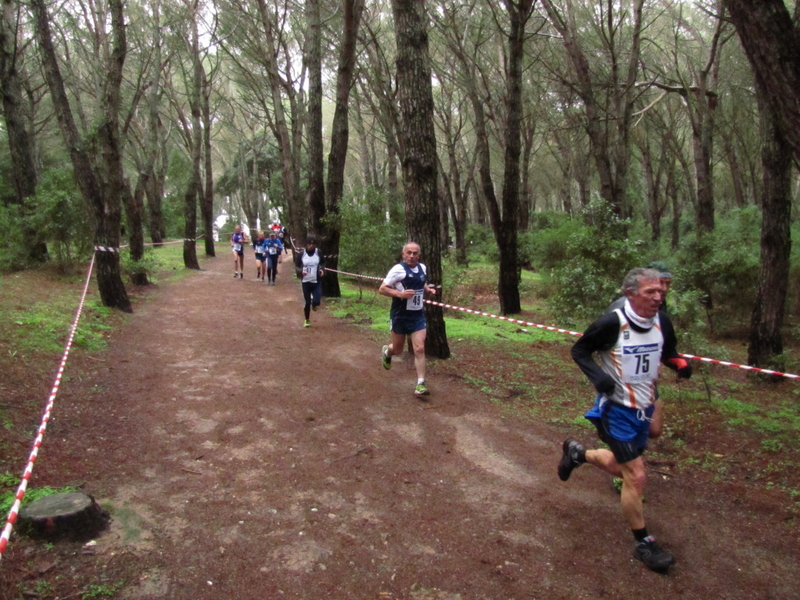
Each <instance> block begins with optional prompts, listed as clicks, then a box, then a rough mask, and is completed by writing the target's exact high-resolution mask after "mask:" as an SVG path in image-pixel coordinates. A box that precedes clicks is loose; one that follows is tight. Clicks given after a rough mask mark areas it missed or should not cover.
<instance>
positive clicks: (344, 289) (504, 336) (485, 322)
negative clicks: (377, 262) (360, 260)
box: [326, 280, 564, 345]
mask: <svg viewBox="0 0 800 600" xmlns="http://www.w3.org/2000/svg"><path fill="white" fill-rule="evenodd" d="M340 287H341V293H342V295H341V297H340V298H329V299H326V303H327V304H328V306H329V308H330V310H331V312H332V313H333V314H334V316H336V317H339V318H343V319H347V320H351V321H354V322H356V323H359V324H364V325H369V326H370V327H371V328H372V329H375V330H379V331H384V332H385V331H388V327H389V308H390V306H391V299H390V298H387V297H385V296H381V295H380V294H378V292H377V284H376V285H375V286H369V287H367V286H361V287H359V286H358V284H355V283H350V282H348V281H345V280H341V281H340ZM445 303H447V304H452V305H453V306H459V305H458V304H454V303H453V301H451V300H450V299H448V298H445ZM462 308H471V309H472V310H482V311H484V312H489V313H491V314H495V315H497V314H498V313H499V308H498V307H497V306H488V307H483V306H480V307H478V306H476V305H475V304H474V303H473V304H472V305H471V306H470V305H467V306H463V305H462ZM525 308H527V307H525ZM444 310H445V327H446V329H447V337H448V339H449V340H452V341H459V340H465V339H468V340H472V341H477V342H482V343H484V344H489V345H493V344H496V343H497V342H498V341H500V340H513V341H520V342H532V341H557V340H561V339H563V338H564V334H561V333H557V332H551V331H548V330H546V329H541V328H538V327H532V326H528V325H522V324H518V323H510V322H508V321H504V320H500V319H494V318H491V317H485V316H481V315H473V314H469V313H465V312H462V311H456V310H453V309H444ZM511 318H515V319H519V320H522V321H530V319H529V318H527V317H525V316H523V315H515V316H512V317H511Z"/></svg>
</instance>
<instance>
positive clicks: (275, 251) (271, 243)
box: [264, 229, 283, 285]
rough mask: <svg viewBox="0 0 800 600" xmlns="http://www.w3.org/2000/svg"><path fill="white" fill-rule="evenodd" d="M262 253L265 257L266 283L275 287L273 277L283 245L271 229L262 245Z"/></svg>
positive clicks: (279, 260)
mask: <svg viewBox="0 0 800 600" xmlns="http://www.w3.org/2000/svg"><path fill="white" fill-rule="evenodd" d="M264 252H265V253H266V254H265V256H266V257H267V283H268V284H269V285H275V276H276V275H277V274H278V264H279V263H280V262H281V254H283V244H282V243H281V241H280V240H279V239H278V234H277V232H276V231H275V230H274V229H273V230H272V231H270V232H269V237H268V238H267V239H266V241H265V243H264Z"/></svg>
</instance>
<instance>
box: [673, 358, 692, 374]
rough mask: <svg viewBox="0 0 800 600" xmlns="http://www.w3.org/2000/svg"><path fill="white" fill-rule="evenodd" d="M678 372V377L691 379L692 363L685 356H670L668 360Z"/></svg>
mask: <svg viewBox="0 0 800 600" xmlns="http://www.w3.org/2000/svg"><path fill="white" fill-rule="evenodd" d="M667 362H668V363H669V364H670V365H671V366H672V367H673V368H674V369H675V371H677V373H678V379H689V378H690V377H691V376H692V365H690V364H689V363H688V362H687V361H686V360H685V359H683V358H670V359H669V360H668V361H667Z"/></svg>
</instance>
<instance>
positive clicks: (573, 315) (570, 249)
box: [546, 200, 645, 325]
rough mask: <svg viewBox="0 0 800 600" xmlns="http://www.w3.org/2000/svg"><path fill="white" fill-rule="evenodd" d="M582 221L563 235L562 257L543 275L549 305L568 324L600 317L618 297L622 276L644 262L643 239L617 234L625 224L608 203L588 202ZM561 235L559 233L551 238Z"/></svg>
mask: <svg viewBox="0 0 800 600" xmlns="http://www.w3.org/2000/svg"><path fill="white" fill-rule="evenodd" d="M583 217H584V221H585V223H586V224H585V225H583V226H579V227H576V226H574V225H569V227H570V229H571V230H572V233H570V234H569V235H568V236H566V245H565V248H563V250H562V251H563V259H562V260H560V261H559V262H557V263H555V264H554V266H553V268H552V269H551V270H550V271H549V272H547V273H546V284H547V285H548V287H550V298H549V302H550V304H551V306H552V308H553V310H554V311H555V312H556V314H557V315H558V316H559V317H560V319H561V321H562V322H563V323H565V324H568V325H575V324H576V323H577V322H578V321H579V320H591V319H594V318H595V317H597V315H599V314H601V313H602V312H603V311H604V310H605V309H606V307H607V306H608V304H609V303H610V302H611V301H612V300H613V299H614V298H615V297H616V296H617V295H618V289H619V285H620V283H621V282H622V278H623V277H624V276H625V274H626V273H627V272H628V271H629V270H630V269H632V268H633V267H636V266H639V265H641V264H643V259H644V250H645V243H644V241H643V240H635V239H634V240H632V239H627V238H624V237H622V236H621V235H620V233H621V232H624V231H626V230H627V228H628V226H629V223H628V222H626V221H623V220H621V219H620V218H619V217H617V216H616V215H615V214H614V212H613V211H612V210H611V208H610V207H609V206H608V204H607V203H605V202H603V201H599V200H598V201H594V202H592V203H590V204H589V205H588V206H587V207H586V209H585V211H584V214H583ZM562 229H563V228H560V230H562ZM565 235H566V234H565V233H563V232H562V233H560V234H558V235H554V239H559V238H562V237H564V236H565ZM554 246H555V244H554Z"/></svg>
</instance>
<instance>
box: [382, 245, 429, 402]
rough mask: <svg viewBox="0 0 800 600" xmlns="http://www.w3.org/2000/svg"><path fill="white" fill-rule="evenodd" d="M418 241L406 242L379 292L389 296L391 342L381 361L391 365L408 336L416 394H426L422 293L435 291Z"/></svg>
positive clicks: (384, 365) (424, 321)
mask: <svg viewBox="0 0 800 600" xmlns="http://www.w3.org/2000/svg"><path fill="white" fill-rule="evenodd" d="M419 253H420V250H419V244H417V243H415V242H409V243H408V244H406V245H405V246H403V255H402V256H403V261H402V262H400V263H398V264H396V265H395V266H393V267H392V268H391V269H390V270H389V273H387V275H386V277H385V278H384V280H383V282H382V283H381V286H380V288H378V293H380V294H381V295H382V296H388V297H389V298H391V299H392V308H391V310H390V312H389V319H390V327H391V331H392V343H391V344H388V345H386V346H384V347H383V350H382V352H381V360H382V363H383V367H384V368H385V369H390V368H391V367H392V356H399V355H401V354H402V353H403V346H404V344H405V340H406V336H409V337H410V338H411V346H412V348H413V349H414V368H415V370H416V372H417V386H416V388H414V394H415V395H416V396H427V395H428V393H429V392H428V386H427V385H426V384H425V366H426V360H425V337H426V335H427V322H426V320H425V310H424V309H425V303H424V302H423V300H424V296H425V293H432V294H435V293H436V290H435V289H434V288H433V287H431V286H429V285H428V283H427V269H426V267H425V265H424V264H422V263H421V262H419Z"/></svg>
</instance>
